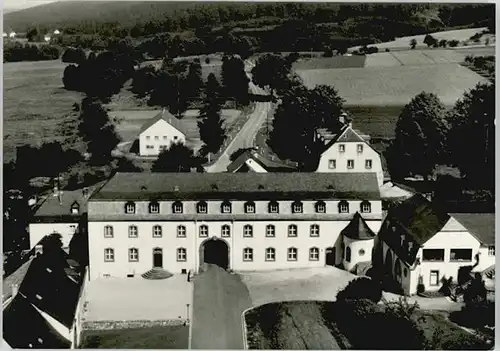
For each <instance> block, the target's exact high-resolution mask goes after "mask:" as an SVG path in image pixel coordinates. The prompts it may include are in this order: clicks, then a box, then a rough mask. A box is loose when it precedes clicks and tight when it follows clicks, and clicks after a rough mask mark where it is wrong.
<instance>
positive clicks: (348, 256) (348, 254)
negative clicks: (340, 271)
mask: <svg viewBox="0 0 500 351" xmlns="http://www.w3.org/2000/svg"><path fill="white" fill-rule="evenodd" d="M345 260H346V262H351V248H350V247H349V246H348V247H346V248H345Z"/></svg>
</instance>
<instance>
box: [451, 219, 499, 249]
mask: <svg viewBox="0 0 500 351" xmlns="http://www.w3.org/2000/svg"><path fill="white" fill-rule="evenodd" d="M451 216H452V217H454V218H455V219H456V220H457V221H458V222H460V223H461V224H462V225H463V226H464V227H465V228H467V230H468V231H469V233H471V234H472V235H473V236H474V237H476V238H477V240H479V242H480V243H481V244H483V245H487V246H492V245H495V214H494V213H452V214H451Z"/></svg>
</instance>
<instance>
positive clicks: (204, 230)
mask: <svg viewBox="0 0 500 351" xmlns="http://www.w3.org/2000/svg"><path fill="white" fill-rule="evenodd" d="M199 230H200V238H205V237H207V236H208V226H206V225H205V224H203V225H200V229H199Z"/></svg>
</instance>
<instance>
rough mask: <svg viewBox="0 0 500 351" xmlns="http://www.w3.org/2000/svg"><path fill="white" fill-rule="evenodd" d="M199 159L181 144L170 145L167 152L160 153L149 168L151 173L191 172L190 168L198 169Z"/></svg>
mask: <svg viewBox="0 0 500 351" xmlns="http://www.w3.org/2000/svg"><path fill="white" fill-rule="evenodd" d="M200 167H201V163H200V161H199V159H198V158H197V157H196V156H194V152H193V150H192V149H190V148H188V147H187V146H186V145H184V144H183V143H172V144H170V147H169V148H168V149H167V150H163V151H162V152H160V155H159V156H158V159H157V160H156V161H155V162H154V163H153V166H152V167H151V171H152V172H172V173H177V172H179V173H180V172H191V169H192V168H198V169H199V168H200Z"/></svg>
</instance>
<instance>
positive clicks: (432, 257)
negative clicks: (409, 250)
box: [422, 249, 444, 261]
mask: <svg viewBox="0 0 500 351" xmlns="http://www.w3.org/2000/svg"><path fill="white" fill-rule="evenodd" d="M422 260H423V261H444V249H423V250H422Z"/></svg>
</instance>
